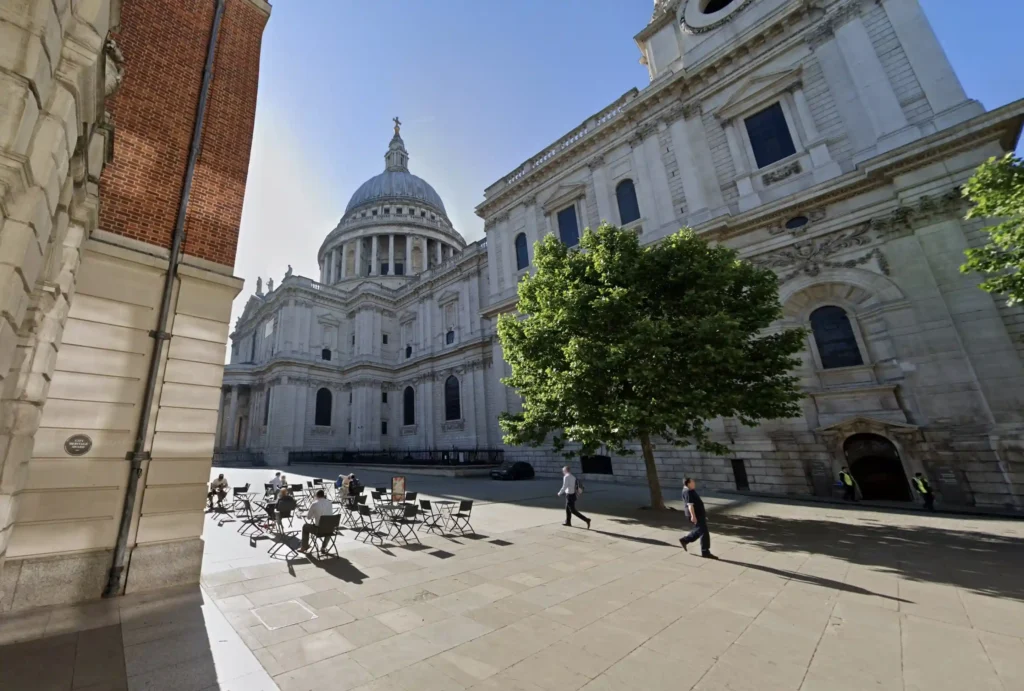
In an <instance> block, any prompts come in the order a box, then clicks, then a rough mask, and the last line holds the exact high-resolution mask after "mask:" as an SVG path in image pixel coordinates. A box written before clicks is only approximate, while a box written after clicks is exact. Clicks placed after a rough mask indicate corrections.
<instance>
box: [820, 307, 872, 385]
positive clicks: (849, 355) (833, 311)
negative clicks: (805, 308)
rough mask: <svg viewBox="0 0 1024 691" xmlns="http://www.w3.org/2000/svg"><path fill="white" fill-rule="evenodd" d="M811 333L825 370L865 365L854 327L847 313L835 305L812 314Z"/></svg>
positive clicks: (821, 308)
mask: <svg viewBox="0 0 1024 691" xmlns="http://www.w3.org/2000/svg"><path fill="white" fill-rule="evenodd" d="M811 331H812V332H813V333H814V343H815V345H817V346H818V357H820V358H821V366H822V368H824V369H832V368H834V367H856V366H857V365H863V364H864V358H863V357H861V354H860V347H859V346H858V345H857V337H856V336H855V335H854V334H853V325H852V324H850V318H849V317H848V316H846V311H845V310H843V308H842V307H836V306H835V305H825V306H824V307H819V308H818V309H816V310H814V311H813V312H811Z"/></svg>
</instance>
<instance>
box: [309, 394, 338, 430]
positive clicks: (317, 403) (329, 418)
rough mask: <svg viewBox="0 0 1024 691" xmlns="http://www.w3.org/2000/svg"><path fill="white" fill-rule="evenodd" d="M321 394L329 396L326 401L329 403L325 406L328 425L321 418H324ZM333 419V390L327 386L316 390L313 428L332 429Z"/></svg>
mask: <svg viewBox="0 0 1024 691" xmlns="http://www.w3.org/2000/svg"><path fill="white" fill-rule="evenodd" d="M321 393H326V394H327V398H326V399H325V400H326V401H327V403H326V404H325V407H326V409H327V412H326V413H325V414H324V415H325V416H326V418H327V423H326V424H325V423H323V422H322V420H321V417H322V416H321V412H322V411H321V409H320V394H321ZM333 418H334V394H333V393H331V390H330V389H328V388H327V387H326V386H321V387H320V388H319V389H317V390H316V395H315V396H314V398H313V426H314V427H330V426H331V422H332V420H333Z"/></svg>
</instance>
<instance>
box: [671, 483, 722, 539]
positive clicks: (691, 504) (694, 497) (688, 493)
mask: <svg viewBox="0 0 1024 691" xmlns="http://www.w3.org/2000/svg"><path fill="white" fill-rule="evenodd" d="M683 503H684V504H685V505H686V511H687V512H688V513H689V514H690V523H693V525H694V528H693V530H691V531H690V532H689V533H687V534H686V535H684V536H683V537H681V538H679V544H681V545H682V546H683V549H685V550H686V551H687V552H689V551H690V550H689V549H687V546H688V545H689V544H690V543H691V542H696V541H697V540H698V539H699V540H700V556H702V557H704V558H705V559H718V557H716V556H715V555H714V554H712V553H711V533H709V532H708V516H707V513H706V512H705V511H704V500H703V499H701V498H700V495H699V494H697V483H696V481H695V480H694V479H693V478H692V477H688V478H686V479H685V480H683Z"/></svg>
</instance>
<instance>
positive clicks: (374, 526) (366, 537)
mask: <svg viewBox="0 0 1024 691" xmlns="http://www.w3.org/2000/svg"><path fill="white" fill-rule="evenodd" d="M358 511H359V525H360V528H359V530H360V532H362V533H363V542H367V541H370V542H377V541H380V542H384V537H385V535H384V533H382V532H381V530H380V529H381V527H382V526H383V525H384V517H383V516H381V515H380V514H378V513H374V512H373V511H371V510H370V507H369V506H367V505H365V504H359V509H358Z"/></svg>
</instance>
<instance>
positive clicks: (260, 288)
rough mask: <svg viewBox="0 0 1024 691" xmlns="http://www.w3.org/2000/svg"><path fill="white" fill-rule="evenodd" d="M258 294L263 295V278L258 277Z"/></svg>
mask: <svg viewBox="0 0 1024 691" xmlns="http://www.w3.org/2000/svg"><path fill="white" fill-rule="evenodd" d="M256 294H257V295H263V279H262V278H257V279H256Z"/></svg>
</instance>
